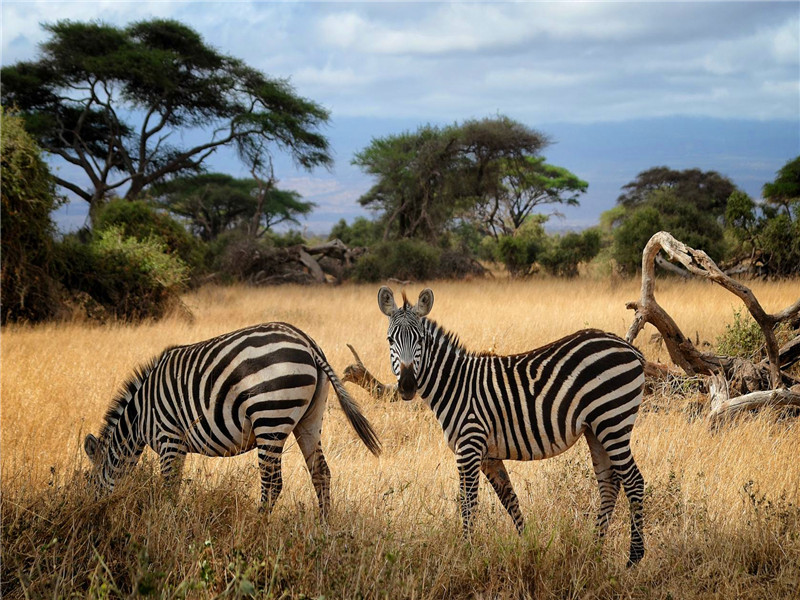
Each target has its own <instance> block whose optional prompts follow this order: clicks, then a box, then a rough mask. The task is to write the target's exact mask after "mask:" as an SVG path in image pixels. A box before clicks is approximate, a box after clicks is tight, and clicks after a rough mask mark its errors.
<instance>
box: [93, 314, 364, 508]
mask: <svg viewBox="0 0 800 600" xmlns="http://www.w3.org/2000/svg"><path fill="white" fill-rule="evenodd" d="M328 382H330V383H332V384H333V388H334V391H335V392H336V395H337V396H338V398H339V403H340V404H341V406H342V409H343V410H344V412H345V415H346V416H347V418H348V420H349V421H350V424H351V425H352V426H353V428H354V429H355V430H356V433H357V434H358V436H359V437H360V438H361V440H362V441H363V442H364V443H365V444H366V446H367V447H368V448H369V450H370V451H371V452H373V453H374V454H376V455H377V454H379V453H380V443H379V442H378V438H377V436H376V435H375V432H374V431H373V429H372V427H371V425H370V424H369V422H368V421H367V420H366V419H365V418H364V416H363V415H362V414H361V412H360V410H359V408H358V406H357V405H356V404H355V402H354V401H353V400H352V399H351V398H350V395H349V394H348V393H347V391H346V390H345V388H344V386H343V385H342V383H341V381H340V380H339V378H338V377H337V376H336V374H335V373H334V371H333V369H332V368H331V366H330V365H329V364H328V362H327V360H326V359H325V355H324V354H323V352H322V350H321V349H320V347H319V346H318V345H317V344H316V342H314V340H312V339H311V338H310V337H309V336H308V335H306V334H305V333H303V332H302V331H300V330H299V329H297V328H296V327H293V326H292V325H289V324H287V323H267V324H263V325H256V326H253V327H248V328H246V329H241V330H239V331H234V332H231V333H227V334H225V335H221V336H219V337H216V338H213V339H210V340H206V341H204V342H198V343H196V344H191V345H187V346H176V347H172V348H167V349H166V350H165V351H164V352H163V353H161V355H160V356H158V357H157V358H155V359H153V360H152V361H151V362H150V363H148V364H147V365H145V366H143V367H141V368H139V369H137V370H136V371H135V372H134V374H133V376H132V377H131V378H130V379H129V380H128V382H127V383H126V384H125V386H124V388H123V390H122V391H121V392H120V394H119V396H118V397H117V398H116V399H115V400H114V401H113V402H112V403H111V406H110V407H109V409H108V412H107V413H106V417H105V423H104V425H103V428H102V431H101V433H100V436H99V438H96V437H95V436H93V435H91V434H90V435H88V436H87V437H86V440H85V442H84V449H85V450H86V453H87V455H88V456H89V458H90V459H91V460H92V462H93V463H94V465H95V469H94V471H93V479H94V481H95V483H96V484H97V486H98V488H99V489H100V490H105V491H111V490H113V488H114V484H115V482H116V480H117V479H118V478H119V477H120V476H122V475H123V474H124V473H125V471H126V470H128V469H129V468H131V467H132V466H133V465H135V464H136V462H137V461H138V459H139V456H140V455H141V453H142V451H143V450H144V448H145V446H150V447H151V448H152V449H153V450H155V451H156V452H157V453H158V455H159V458H160V464H161V471H162V474H163V475H164V477H165V478H167V479H168V480H171V481H178V480H179V479H180V473H181V470H182V467H183V461H184V458H185V456H186V454H187V453H190V452H191V453H196V454H203V455H206V456H232V455H235V454H239V453H242V452H247V451H248V450H251V449H253V448H257V449H258V461H259V466H260V471H261V501H262V502H263V503H264V504H265V505H266V506H267V508H271V507H272V505H273V503H274V502H275V500H276V499H277V497H278V495H279V494H280V492H281V488H282V478H281V455H282V452H283V447H284V444H285V442H286V438H287V437H288V436H289V434H290V433H294V436H295V439H296V440H297V443H298V446H299V447H300V449H301V451H302V453H303V456H304V458H305V460H306V465H307V466H308V470H309V472H310V473H311V479H312V482H313V484H314V489H315V490H316V492H317V497H318V499H319V506H320V510H321V511H322V513H323V515H325V514H326V513H327V512H328V508H329V506H330V489H329V485H330V471H329V469H328V465H327V463H326V461H325V456H324V455H323V452H322V445H321V443H320V434H321V432H322V419H323V416H324V414H325V405H326V402H327V396H328Z"/></svg>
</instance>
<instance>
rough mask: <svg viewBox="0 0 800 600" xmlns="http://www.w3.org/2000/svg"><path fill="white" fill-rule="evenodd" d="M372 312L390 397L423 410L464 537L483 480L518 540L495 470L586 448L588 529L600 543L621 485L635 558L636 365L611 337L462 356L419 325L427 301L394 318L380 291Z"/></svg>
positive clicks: (504, 483) (594, 333)
mask: <svg viewBox="0 0 800 600" xmlns="http://www.w3.org/2000/svg"><path fill="white" fill-rule="evenodd" d="M378 304H379V306H380V308H381V310H382V312H383V313H384V314H386V315H387V316H388V317H389V328H388V332H387V337H388V340H389V348H390V358H391V362H392V369H393V371H394V373H395V375H396V376H397V378H398V392H399V393H400V395H401V397H403V398H404V399H406V400H410V399H411V398H413V397H414V395H415V394H416V393H419V395H420V396H421V397H422V399H423V400H424V401H425V402H426V403H427V404H428V405H429V406H430V407H431V409H432V410H433V412H434V414H435V415H436V418H437V419H438V421H439V423H440V424H441V426H442V429H443V430H444V434H445V437H446V438H447V442H448V445H449V446H450V449H451V450H452V451H453V452H454V453H455V455H456V463H457V465H458V470H459V478H460V492H461V494H460V498H461V513H462V518H463V523H464V530H465V532H466V533H469V532H470V530H471V526H472V514H473V510H474V506H475V502H476V498H477V485H478V478H479V473H480V472H483V473H484V475H485V476H486V478H487V479H488V481H489V483H490V484H491V485H492V487H493V489H494V490H495V492H496V493H497V495H498V497H499V498H500V500H501V501H502V503H503V505H504V506H505V508H506V509H507V510H508V512H509V514H510V516H511V518H512V519H513V521H514V524H515V525H516V527H517V528H518V530H519V531H522V528H523V526H524V520H523V517H522V514H521V512H520V509H519V501H518V499H517V496H516V494H515V492H514V490H513V487H512V485H511V481H510V479H509V477H508V473H507V471H506V469H505V466H504V465H503V462H502V461H503V460H507V459H508V460H539V459H544V458H550V457H553V456H556V455H558V454H560V453H561V452H564V451H565V450H567V449H568V448H570V447H571V446H572V445H573V444H574V443H575V442H576V441H577V440H578V439H579V438H580V437H581V436H583V437H585V438H586V441H587V443H588V445H589V450H590V452H591V455H592V462H593V465H594V469H595V474H596V477H597V481H598V486H599V489H600V500H601V505H600V511H599V514H598V517H597V526H598V530H599V533H600V535H601V536H602V535H604V534H605V531H606V529H607V527H608V522H609V520H610V518H611V515H612V512H613V509H614V505H615V503H616V499H617V495H618V493H619V489H620V485H622V486H624V488H625V492H626V495H627V496H628V499H629V501H630V504H631V548H630V561H631V563H635V562H638V561H639V560H640V559H641V558H642V556H643V554H644V541H643V538H642V509H641V503H642V498H643V495H644V480H643V478H642V476H641V473H640V472H639V469H638V468H637V466H636V463H635V461H634V459H633V456H632V454H631V450H630V434H631V430H632V428H633V423H634V421H635V419H636V415H637V412H638V409H639V405H640V404H641V401H642V386H643V384H644V370H643V360H644V359H643V357H642V355H641V354H640V353H639V352H638V351H637V350H636V349H635V348H633V347H632V346H630V345H629V344H628V343H626V342H625V341H624V340H622V339H620V338H618V337H617V336H615V335H612V334H608V333H604V332H602V331H598V330H595V329H587V330H583V331H578V332H576V333H574V334H572V335H569V336H567V337H565V338H562V339H560V340H557V341H555V342H552V343H550V344H548V345H546V346H543V347H541V348H537V349H535V350H531V351H530V352H525V353H522V354H514V355H510V356H495V355H492V354H483V353H472V352H468V351H467V350H465V349H464V348H463V346H462V345H461V344H460V343H459V342H458V339H457V338H456V337H455V336H454V335H453V334H451V333H449V332H447V331H446V330H444V329H443V328H441V327H440V326H438V325H437V324H436V323H435V322H434V321H431V320H429V319H427V318H425V317H426V315H427V314H428V313H429V312H430V309H431V308H432V306H433V292H432V291H431V290H429V289H426V290H423V291H422V293H421V294H420V298H419V301H418V302H417V304H416V305H414V306H411V305H410V303H409V302H408V301H407V300H406V299H405V298H404V302H403V306H402V307H400V308H398V307H397V305H396V304H395V302H394V296H393V294H392V292H391V290H390V289H389V288H387V287H383V288H381V290H380V291H379V293H378Z"/></svg>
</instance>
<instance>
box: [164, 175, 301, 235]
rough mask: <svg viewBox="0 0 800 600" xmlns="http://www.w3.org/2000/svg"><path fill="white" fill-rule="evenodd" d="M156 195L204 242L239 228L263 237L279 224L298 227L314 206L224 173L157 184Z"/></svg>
mask: <svg viewBox="0 0 800 600" xmlns="http://www.w3.org/2000/svg"><path fill="white" fill-rule="evenodd" d="M153 191H154V193H155V194H156V196H157V199H158V203H159V204H160V205H161V206H163V207H164V208H166V209H167V210H169V211H170V212H171V213H173V214H175V215H178V216H181V217H184V218H185V219H187V220H188V222H189V225H190V227H191V229H192V231H193V232H194V233H195V234H196V235H198V236H199V237H200V238H201V239H203V240H204V241H211V240H213V239H216V238H217V237H218V236H219V235H220V234H221V233H223V232H224V231H228V230H230V229H234V228H237V227H246V228H247V229H248V231H249V232H250V233H252V234H253V235H255V236H260V235H263V234H264V233H265V232H266V231H267V230H269V229H271V228H272V227H275V226H276V225H278V224H280V223H286V222H288V223H295V224H297V223H299V221H298V217H300V216H302V215H306V214H308V213H310V212H311V210H312V209H313V208H314V206H315V205H314V203H313V202H304V201H303V200H302V199H301V197H300V194H298V193H297V192H295V191H290V190H280V189H277V188H275V187H273V186H272V185H269V184H265V183H264V182H259V181H258V180H256V179H236V178H234V177H232V176H230V175H226V174H224V173H205V174H202V175H196V176H188V177H178V178H176V179H173V180H170V181H168V182H165V183H161V184H158V185H157V186H155V187H154V190H153Z"/></svg>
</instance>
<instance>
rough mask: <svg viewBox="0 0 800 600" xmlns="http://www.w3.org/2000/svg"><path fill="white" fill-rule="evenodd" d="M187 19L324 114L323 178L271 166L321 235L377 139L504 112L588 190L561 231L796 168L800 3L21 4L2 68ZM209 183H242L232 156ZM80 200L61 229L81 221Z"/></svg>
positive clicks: (9, 14) (14, 8)
mask: <svg viewBox="0 0 800 600" xmlns="http://www.w3.org/2000/svg"><path fill="white" fill-rule="evenodd" d="M152 17H165V18H173V19H177V20H180V21H182V22H184V23H186V24H188V25H190V26H191V27H193V28H195V29H196V30H197V31H198V32H200V33H201V34H202V36H203V37H204V38H205V40H206V41H207V42H208V43H210V44H212V45H213V46H215V47H216V48H217V49H219V50H221V51H222V52H225V53H228V54H231V55H233V56H237V57H239V58H241V59H243V60H245V61H246V62H247V63H248V64H250V65H251V66H253V67H256V68H258V69H260V70H262V71H263V72H265V73H267V74H269V75H272V76H275V77H282V78H288V79H289V80H290V81H291V83H292V85H293V86H294V87H295V89H296V91H297V92H298V93H299V94H300V95H302V96H305V97H308V98H311V99H312V100H314V101H316V102H318V103H320V104H322V105H323V106H325V107H326V108H328V109H329V110H330V111H331V115H332V119H331V123H330V125H329V126H328V127H327V128H326V129H325V133H326V134H327V135H328V137H329V139H330V141H331V144H332V147H333V150H334V153H335V159H336V164H335V166H334V168H333V169H332V170H331V171H330V172H328V171H325V170H317V171H313V172H311V173H307V172H301V171H297V170H295V169H294V168H293V167H292V165H291V164H290V162H289V161H279V162H278V164H277V168H278V172H277V175H278V177H279V178H280V180H281V181H280V184H279V185H281V187H284V188H288V189H295V190H297V191H299V192H301V193H302V194H303V195H304V197H305V198H306V199H308V200H312V201H314V202H316V203H317V204H318V208H317V210H315V212H314V214H313V215H312V216H311V217H310V218H309V219H308V220H307V222H306V223H305V226H306V227H307V228H308V230H309V231H311V232H320V233H321V232H325V231H327V230H329V229H330V227H331V226H332V225H333V224H334V223H335V222H336V221H337V220H339V219H340V218H347V219H348V220H350V219H352V218H353V217H354V216H357V215H360V214H367V213H365V212H364V211H363V209H361V208H360V207H359V206H358V203H357V198H358V197H359V196H360V195H361V194H362V193H363V192H364V191H366V190H367V189H368V188H369V186H370V184H371V181H370V179H369V178H368V177H366V176H365V175H363V174H362V173H361V172H360V171H359V170H358V169H356V168H355V167H353V166H352V165H350V161H351V159H352V156H353V154H354V153H355V152H357V151H358V150H360V149H362V148H364V147H365V146H367V145H368V144H369V143H370V140H371V139H372V138H374V137H381V136H385V135H389V134H393V133H399V132H402V131H405V130H414V129H416V128H417V127H418V126H419V125H421V124H425V123H434V124H449V123H453V122H461V121H463V120H464V119H469V118H482V117H486V116H491V115H496V114H498V113H500V114H504V115H507V116H509V117H511V118H513V119H516V120H518V121H521V122H523V123H525V124H526V125H529V126H531V127H533V128H535V129H538V130H540V131H543V132H544V133H546V134H548V135H549V136H550V137H552V139H553V140H554V142H555V143H554V144H553V145H552V146H550V147H548V148H547V149H546V150H545V152H544V154H545V155H546V156H547V159H548V161H549V162H552V163H554V164H558V165H561V166H564V167H567V168H568V169H570V170H572V171H573V172H574V173H576V174H577V175H579V176H580V177H581V178H583V179H585V180H587V181H588V182H589V192H588V193H587V194H586V195H585V196H584V197H583V199H582V201H581V206H580V208H576V209H569V210H565V211H564V212H565V215H566V218H565V219H564V220H562V221H560V222H558V223H556V224H557V225H560V226H567V227H585V226H589V225H592V224H594V223H596V222H597V219H598V217H599V214H600V213H601V212H602V211H603V210H606V209H608V208H610V207H611V206H613V204H614V202H615V200H616V197H617V196H618V195H619V192H620V187H621V186H622V185H624V184H625V183H627V182H629V181H631V180H632V179H633V178H635V176H636V174H637V173H639V172H640V171H642V170H644V169H647V168H649V167H652V166H657V165H666V166H669V167H672V168H675V169H685V168H692V167H698V168H701V169H704V170H716V171H719V172H720V173H723V174H724V175H727V176H728V177H730V178H731V179H732V180H733V181H734V182H735V183H736V184H737V185H739V186H740V187H741V188H743V189H744V190H745V191H747V192H748V193H750V194H751V195H752V196H754V197H756V198H757V197H758V196H759V194H760V189H761V186H762V185H763V183H765V182H766V181H770V180H771V179H773V178H774V174H775V171H777V170H778V169H779V168H780V167H781V166H782V165H783V164H785V163H786V162H787V161H788V160H789V159H791V158H794V157H795V156H797V155H800V3H798V2H754V3H748V2H702V3H701V2H685V3H684V2H669V3H664V2H634V3H630V2H519V3H507V2H482V3H475V2H472V3H458V2H456V3H441V2H416V3H408V2H404V3H393V2H358V3H353V2H316V3H300V2H255V1H251V2H235V1H234V2H231V1H229V2H225V3H216V2H174V1H173V2H167V1H164V2H158V1H152V2H145V1H139V2H125V1H111V0H109V1H105V2H102V1H100V2H98V1H95V2H75V1H70V2H35V1H31V0H27V1H25V2H13V1H9V0H4V1H3V3H2V20H3V23H2V64H3V65H8V64H13V63H14V62H16V61H18V60H29V59H33V58H35V57H36V54H37V44H38V43H40V42H42V41H43V40H44V39H46V36H45V34H44V32H43V31H42V29H41V27H40V26H39V24H40V23H42V22H51V21H55V20H59V19H73V20H93V19H94V20H102V21H105V22H107V23H112V24H116V25H124V24H126V23H129V22H131V21H136V20H143V19H148V18H152ZM212 168H213V169H215V170H222V171H226V172H229V173H231V174H233V175H236V176H241V177H244V176H247V175H248V173H247V170H246V169H244V168H243V167H241V166H240V165H239V164H237V163H236V161H235V160H234V159H233V158H232V157H231V156H230V155H226V154H224V153H221V154H219V155H217V156H216V157H215V158H214V163H213V164H212ZM85 212H86V211H85V207H84V206H82V205H81V203H73V204H72V205H70V206H69V207H67V208H66V209H62V210H61V211H60V213H59V215H58V220H59V223H60V225H61V226H62V227H64V228H70V227H74V226H76V225H80V224H82V223H83V220H84V219H85Z"/></svg>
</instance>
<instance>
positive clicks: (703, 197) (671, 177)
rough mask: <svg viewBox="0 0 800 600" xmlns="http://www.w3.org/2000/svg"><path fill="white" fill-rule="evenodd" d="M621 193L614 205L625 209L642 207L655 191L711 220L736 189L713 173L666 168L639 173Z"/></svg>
mask: <svg viewBox="0 0 800 600" xmlns="http://www.w3.org/2000/svg"><path fill="white" fill-rule="evenodd" d="M622 189H623V193H622V194H621V195H620V196H619V198H617V203H618V204H621V205H622V206H625V207H626V208H636V207H637V206H641V205H643V204H646V203H647V202H648V201H649V200H650V198H651V194H652V193H653V192H654V191H656V190H669V191H671V192H672V193H673V194H674V197H675V198H676V199H677V201H678V202H681V203H686V204H692V205H694V206H696V207H697V208H698V209H699V210H701V211H710V212H711V213H712V214H713V215H714V216H715V217H720V218H721V217H722V216H723V215H724V214H725V207H726V206H727V203H728V198H729V197H730V195H731V194H732V193H733V192H735V191H736V186H735V185H734V184H733V182H731V180H730V179H728V178H727V177H725V176H724V175H720V174H719V173H717V172H716V171H701V170H700V169H686V170H684V171H676V170H674V169H670V168H669V167H653V168H652V169H648V170H646V171H642V172H641V173H639V174H638V175H637V176H636V179H634V180H633V181H631V182H630V183H627V184H625V185H624V186H622Z"/></svg>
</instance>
